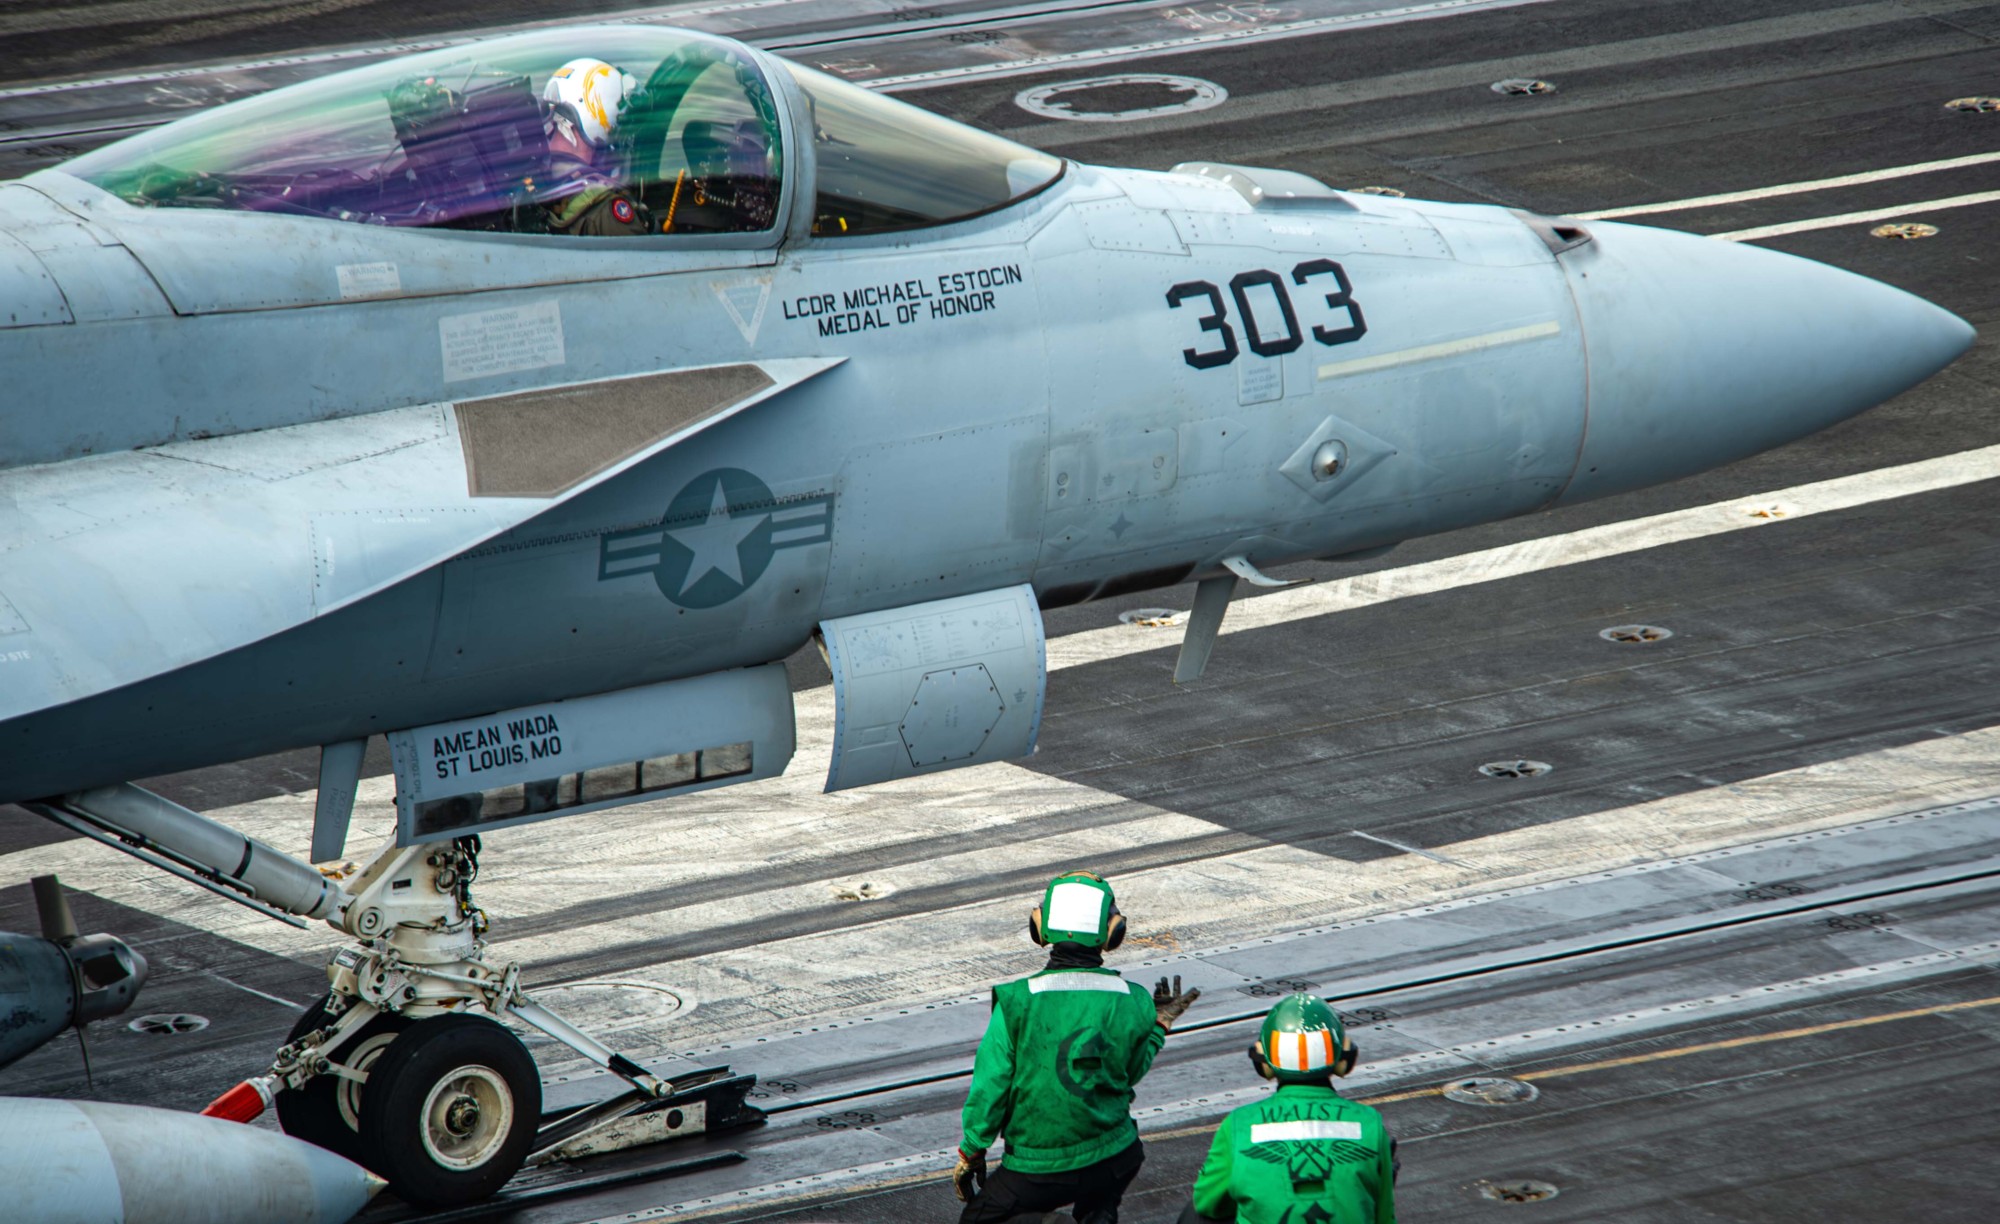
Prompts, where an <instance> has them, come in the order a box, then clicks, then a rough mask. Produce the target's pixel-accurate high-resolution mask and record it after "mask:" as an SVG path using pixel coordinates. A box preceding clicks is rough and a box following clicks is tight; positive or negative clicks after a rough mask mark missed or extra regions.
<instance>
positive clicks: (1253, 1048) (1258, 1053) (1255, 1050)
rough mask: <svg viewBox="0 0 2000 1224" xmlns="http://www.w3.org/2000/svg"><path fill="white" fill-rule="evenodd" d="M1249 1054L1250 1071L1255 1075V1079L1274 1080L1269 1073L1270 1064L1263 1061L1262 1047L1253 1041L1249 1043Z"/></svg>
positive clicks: (1271, 1073)
mask: <svg viewBox="0 0 2000 1224" xmlns="http://www.w3.org/2000/svg"><path fill="white" fill-rule="evenodd" d="M1249 1053H1250V1069H1251V1070H1252V1071H1255V1072H1256V1073H1257V1078H1258V1079H1272V1078H1274V1075H1273V1072H1272V1071H1271V1064H1270V1063H1268V1062H1266V1061H1265V1059H1264V1047H1263V1045H1262V1044H1261V1043H1259V1042H1255V1041H1253V1042H1251V1043H1250V1051H1249Z"/></svg>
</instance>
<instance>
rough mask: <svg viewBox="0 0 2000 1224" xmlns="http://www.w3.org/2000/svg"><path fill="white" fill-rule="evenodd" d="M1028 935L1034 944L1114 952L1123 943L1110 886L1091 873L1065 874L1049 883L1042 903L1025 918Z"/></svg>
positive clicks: (1120, 918) (1119, 916)
mask: <svg viewBox="0 0 2000 1224" xmlns="http://www.w3.org/2000/svg"><path fill="white" fill-rule="evenodd" d="M1028 935H1029V937H1030V938H1032V939H1033V940H1034V941H1035V942H1036V943H1038V944H1052V943H1076V944H1082V945H1083V946H1085V947H1087V948H1106V949H1110V948H1115V947H1117V946H1118V945H1119V944H1120V943H1123V942H1124V940H1125V915H1123V914H1121V913H1119V912H1118V900H1117V898H1115V897H1113V896H1112V895H1111V885H1109V884H1107V883H1105V882H1104V881H1103V880H1102V879H1100V878H1098V876H1097V875H1095V874H1094V873H1092V872H1088V871H1066V872H1064V873H1063V874H1061V875H1059V876H1057V877H1056V878H1055V879H1053V880H1050V881H1049V886H1048V887H1047V888H1046V889H1044V890H1043V891H1042V903H1041V904H1040V905H1038V906H1036V907H1035V908H1034V910H1033V911H1031V912H1030V913H1029V914H1028Z"/></svg>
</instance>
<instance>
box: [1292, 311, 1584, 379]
mask: <svg viewBox="0 0 2000 1224" xmlns="http://www.w3.org/2000/svg"><path fill="white" fill-rule="evenodd" d="M1561 334H1562V324H1560V323H1557V322H1555V321H1554V320H1549V321H1547V322H1542V323H1530V324H1528V325H1527V326H1526V327H1510V328H1507V329H1506V330H1504V331H1494V332H1487V333H1486V334H1485V335H1483V336H1467V337H1466V338H1465V339H1463V340H1446V341H1443V342H1441V343H1438V344H1420V345H1418V346H1417V347H1416V348H1406V349H1398V350H1397V351H1395V352H1393V353H1377V354H1376V355H1375V356H1373V357H1356V358H1355V359H1354V360H1352V361H1334V362H1329V363H1327V364H1326V365H1323V366H1321V367H1320V368H1319V377H1320V381H1321V382H1325V381H1326V380H1327V379H1329V378H1346V377H1348V376H1349V375H1353V374H1368V373H1372V372H1374V371H1376V370H1387V369H1391V368H1393V367H1395V366H1401V365H1413V364H1415V363H1416V362H1419V361H1435V360H1437V359H1438V358H1440V357H1455V356H1457V355H1458V354H1460V353H1476V352H1478V351H1480V350H1481V349H1490V348H1499V347H1500V346H1501V345H1503V344H1520V343H1522V342H1524V341H1528V340H1540V339H1543V338H1545V337H1548V336H1557V335H1561Z"/></svg>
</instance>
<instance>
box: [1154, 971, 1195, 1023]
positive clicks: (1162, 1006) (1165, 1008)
mask: <svg viewBox="0 0 2000 1224" xmlns="http://www.w3.org/2000/svg"><path fill="white" fill-rule="evenodd" d="M1200 997H1201V990H1200V989H1199V988H1198V987H1190V988H1189V989H1188V990H1187V991H1186V992H1183V991H1182V990H1181V979H1180V977H1179V976H1178V975H1176V976H1175V977H1174V978H1173V979H1172V980H1171V981H1169V980H1168V979H1166V978H1161V979H1160V981H1159V984H1158V985H1156V986H1154V987H1153V1018H1154V1019H1156V1020H1158V1021H1159V1024H1160V1027H1161V1028H1163V1029H1165V1030H1167V1031H1168V1032H1170V1033H1171V1032H1173V1030H1174V1021H1176V1020H1178V1019H1180V1018H1181V1013H1182V1012H1184V1011H1186V1010H1187V1009H1188V1008H1189V1007H1191V1006H1193V1004H1194V1001H1195V1000H1196V999H1199V998H1200Z"/></svg>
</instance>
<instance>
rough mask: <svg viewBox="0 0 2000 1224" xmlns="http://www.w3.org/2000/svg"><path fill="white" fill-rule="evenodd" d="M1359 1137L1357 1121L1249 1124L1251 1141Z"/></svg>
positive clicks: (1322, 1120) (1266, 1141) (1272, 1141)
mask: <svg viewBox="0 0 2000 1224" xmlns="http://www.w3.org/2000/svg"><path fill="white" fill-rule="evenodd" d="M1360 1138H1361V1123H1359V1122H1329V1121H1326V1120H1324V1119H1310V1120H1307V1121H1302V1122H1253V1123H1251V1124H1250V1142H1252V1143H1287V1142H1290V1143H1297V1142H1301V1141H1303V1140H1308V1139H1355V1140H1358V1139H1360Z"/></svg>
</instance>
